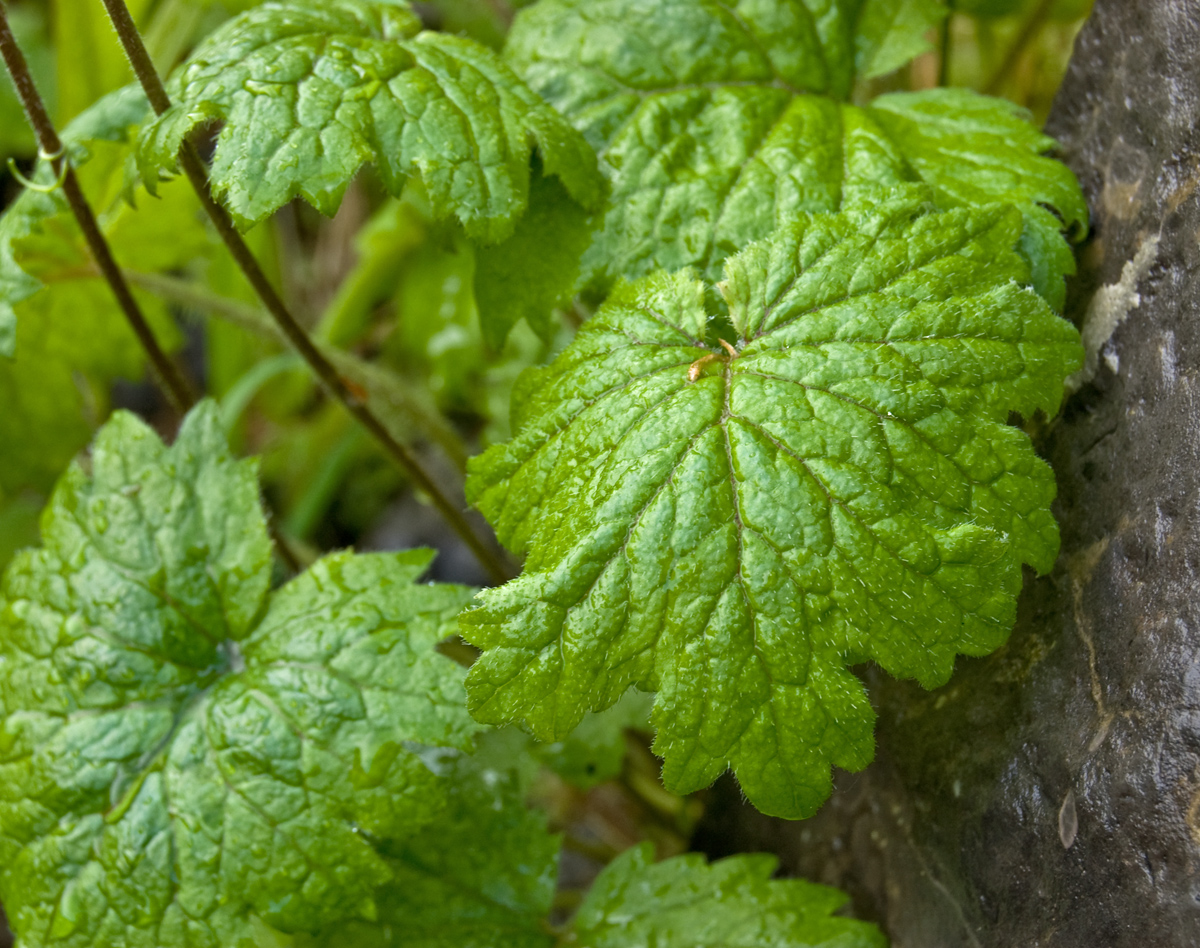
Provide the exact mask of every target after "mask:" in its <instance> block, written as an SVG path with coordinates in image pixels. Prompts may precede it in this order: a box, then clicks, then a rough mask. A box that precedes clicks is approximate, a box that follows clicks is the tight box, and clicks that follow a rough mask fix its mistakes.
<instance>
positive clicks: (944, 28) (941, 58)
mask: <svg viewBox="0 0 1200 948" xmlns="http://www.w3.org/2000/svg"><path fill="white" fill-rule="evenodd" d="M953 25H954V11H953V10H950V11H949V12H948V13H947V14H946V16H945V18H944V19H943V20H942V25H941V27H940V28H939V29H938V80H937V84H938V87H939V88H943V89H944V88H945V87H946V86H948V85H950V57H951V55H952V54H953V52H954V35H953V31H952V28H953Z"/></svg>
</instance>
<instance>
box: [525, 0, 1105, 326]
mask: <svg viewBox="0 0 1200 948" xmlns="http://www.w3.org/2000/svg"><path fill="white" fill-rule="evenodd" d="M934 6H938V7H939V8H940V5H931V4H920V3H911V4H910V3H903V2H887V0H879V2H877V3H870V2H868V3H866V4H863V5H862V7H861V9H860V8H859V5H858V4H857V3H856V2H854V0H838V2H820V3H818V2H816V0H742V2H739V3H736V4H728V3H721V2H717V0H542V2H541V3H538V4H537V5H535V6H534V7H532V8H531V9H530V10H527V11H524V12H522V13H521V14H520V16H519V17H518V18H517V23H516V25H515V26H514V28H513V32H512V34H511V35H510V38H509V45H508V49H507V57H508V60H509V62H511V63H512V64H513V66H514V67H515V68H516V69H517V71H518V72H519V73H520V74H521V75H523V76H524V77H525V79H526V80H527V81H528V82H529V84H530V85H531V86H532V87H533V88H534V89H535V90H536V91H537V92H539V93H541V94H542V95H543V96H544V97H545V98H546V99H547V100H548V101H549V102H550V103H551V104H552V105H554V106H555V107H556V108H558V109H559V110H560V111H562V112H563V113H564V114H566V115H567V116H568V117H569V118H570V119H571V120H572V121H573V122H574V123H575V126H576V127H577V128H578V129H580V131H582V132H583V134H584V135H585V136H586V137H587V139H588V141H590V142H591V143H592V145H594V146H595V147H596V148H597V149H598V150H599V151H600V154H601V158H602V162H601V167H602V169H603V170H604V171H605V173H606V174H607V175H608V177H609V179H610V180H611V183H612V200H611V202H610V205H609V209H608V212H607V215H606V217H605V220H604V222H603V225H602V226H601V228H600V229H599V231H598V234H597V236H596V238H595V240H594V242H593V244H592V247H591V250H590V251H589V253H588V254H587V256H586V257H585V260H584V283H585V284H586V285H589V286H590V287H592V288H593V289H596V290H600V291H604V290H607V288H608V287H610V286H611V285H612V283H613V282H614V281H615V280H616V279H618V278H626V279H633V278H635V277H640V276H643V275H645V274H647V273H650V272H652V271H653V270H656V269H658V268H660V267H663V268H667V269H677V268H679V267H684V266H694V267H697V268H699V269H700V270H701V271H703V272H704V273H705V274H706V275H707V276H708V277H710V278H712V279H716V278H717V277H718V275H719V272H720V267H721V262H722V260H724V259H725V257H727V256H729V255H730V254H732V253H736V252H737V251H739V250H741V249H742V248H743V247H745V246H746V245H747V244H748V243H750V242H751V241H754V240H757V239H760V238H762V237H766V236H767V235H769V234H770V233H771V232H773V231H774V230H775V228H777V227H778V226H780V225H781V224H783V223H785V222H787V221H789V220H791V219H792V218H794V217H795V216H796V215H797V214H799V213H803V212H806V211H831V210H836V209H838V208H839V207H841V206H844V205H845V203H846V202H853V201H854V200H855V199H857V198H861V197H862V196H863V192H864V189H865V190H867V191H868V192H869V191H870V189H873V188H875V187H877V186H879V185H889V184H895V183H899V182H903V181H921V180H923V181H925V182H926V183H928V184H931V185H933V187H934V195H935V199H936V200H937V202H938V206H939V207H940V208H942V209H949V208H953V207H960V206H967V207H975V206H979V205H981V204H987V203H992V202H996V201H1006V202H1012V203H1014V204H1016V205H1017V206H1019V207H1020V208H1021V211H1022V213H1023V214H1024V215H1025V218H1026V225H1025V233H1026V237H1025V241H1024V243H1023V250H1024V251H1025V252H1026V254H1027V256H1028V258H1029V259H1030V260H1031V261H1033V263H1034V272H1033V278H1034V280H1035V285H1036V287H1037V289H1038V291H1039V292H1041V293H1042V294H1043V295H1044V296H1045V297H1046V298H1047V299H1048V300H1050V301H1051V303H1052V304H1054V305H1055V306H1061V303H1062V299H1063V294H1064V288H1063V280H1062V277H1063V275H1064V274H1066V273H1069V272H1072V271H1073V267H1074V263H1073V258H1072V256H1071V252H1070V249H1069V247H1068V246H1067V245H1066V243H1065V242H1064V240H1063V238H1062V236H1061V232H1062V231H1063V230H1067V229H1078V230H1082V228H1083V224H1084V222H1085V221H1086V217H1087V210H1086V206H1085V205H1084V202H1083V197H1082V194H1081V193H1080V190H1079V186H1078V183H1077V182H1076V181H1075V178H1074V176H1073V175H1072V174H1071V172H1070V171H1069V170H1068V169H1067V168H1066V167H1065V166H1064V165H1061V164H1059V163H1058V162H1056V161H1053V160H1051V159H1050V158H1047V157H1045V154H1046V153H1047V152H1048V151H1050V150H1051V149H1052V148H1053V147H1054V144H1055V143H1054V142H1053V140H1051V139H1049V138H1047V137H1045V136H1043V135H1041V134H1039V133H1038V132H1037V131H1036V130H1035V129H1034V128H1033V127H1032V126H1031V125H1029V123H1028V122H1027V121H1026V120H1025V118H1024V115H1023V113H1022V112H1021V111H1020V110H1019V109H1017V108H1016V107H1014V106H1013V105H1011V104H1010V103H1006V102H1003V101H1001V100H998V99H990V98H986V97H983V96H979V95H975V94H974V93H970V92H965V91H962V90H949V89H937V90H932V91H928V92H917V93H898V94H894V95H889V96H885V97H882V98H880V99H877V100H876V101H875V102H873V103H870V104H868V105H856V104H851V103H850V102H848V101H845V99H846V96H847V95H848V93H849V90H850V86H851V82H852V79H853V77H854V74H855V70H856V62H855V52H854V50H857V55H858V61H857V72H858V75H860V76H865V75H870V74H871V73H872V72H873V71H874V69H875V66H874V65H873V64H882V63H886V64H888V65H889V66H895V65H898V64H899V62H900V61H901V59H903V58H904V57H906V56H908V55H910V54H911V53H913V52H915V51H917V50H916V47H915V46H914V45H913V41H912V38H913V37H914V36H917V35H918V34H919V32H920V31H919V30H918V29H917V27H918V26H919V25H920V24H921V23H927V22H930V21H931V20H932V18H934V15H935V11H934V9H933V7H934ZM856 13H857V14H860V15H859V18H858V19H857V20H856V19H855V18H854V17H855V14H856ZM630 23H637V24H638V28H637V29H630V28H629V24H630ZM864 31H865V32H864ZM905 37H907V38H905ZM864 50H869V52H866V53H864ZM1047 207H1049V208H1052V209H1053V211H1054V212H1055V213H1051V211H1049V210H1047V209H1046V208H1047ZM1055 214H1057V215H1058V216H1057V217H1056V216H1055Z"/></svg>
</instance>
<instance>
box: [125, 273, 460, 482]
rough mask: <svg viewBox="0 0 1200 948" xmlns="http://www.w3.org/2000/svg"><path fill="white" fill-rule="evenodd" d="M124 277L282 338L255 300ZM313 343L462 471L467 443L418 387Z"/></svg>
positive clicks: (160, 279)
mask: <svg viewBox="0 0 1200 948" xmlns="http://www.w3.org/2000/svg"><path fill="white" fill-rule="evenodd" d="M125 278H126V279H127V280H128V281H129V282H130V283H132V284H133V285H134V286H136V287H138V288H140V289H143V290H146V291H148V292H150V293H153V294H154V295H155V296H158V297H160V298H161V299H164V300H166V301H167V302H169V303H175V304H177V305H179V306H184V307H186V308H188V309H192V310H198V311H200V312H203V313H208V314H210V315H212V316H216V317H217V318H218V319H222V320H224V321H226V322H228V323H231V324H232V325H234V326H238V327H240V328H242V329H245V330H246V331H248V332H252V333H254V334H255V335H256V336H260V337H262V338H264V339H270V340H271V341H272V342H276V343H280V344H282V345H284V346H286V345H287V338H286V337H285V336H284V335H283V333H282V332H281V331H280V329H279V327H278V326H277V325H276V324H275V321H274V320H272V319H271V317H270V316H268V315H267V313H266V311H265V310H263V309H261V308H259V307H257V306H253V305H251V304H248V303H243V302H242V301H241V300H235V299H230V298H229V297H227V296H219V295H217V294H215V293H213V292H211V291H210V290H208V289H207V288H205V287H202V286H198V285H196V284H195V283H191V282H189V281H187V280H181V279H179V278H178V277H172V276H166V275H164V274H161V273H141V272H139V271H137V270H126V271H125ZM317 345H318V346H319V347H320V349H321V351H322V352H323V353H324V354H325V358H327V359H328V360H329V361H330V362H332V363H333V365H334V368H336V369H337V370H338V372H339V373H340V374H341V375H342V377H343V378H346V379H349V380H350V381H351V382H353V383H355V384H357V385H358V386H360V387H361V388H363V389H365V390H366V391H367V393H368V395H369V397H370V399H371V403H372V404H375V405H377V406H379V407H380V408H387V409H388V410H389V411H390V412H391V413H392V414H393V415H395V414H399V415H402V416H403V417H406V418H407V419H409V420H410V421H411V423H412V425H413V427H414V428H415V429H416V430H417V431H419V432H420V434H421V436H422V437H424V438H427V439H429V440H430V441H431V442H433V443H434V444H436V445H437V446H438V447H440V448H441V449H442V451H443V452H445V454H446V456H447V457H448V458H449V459H450V460H451V461H452V462H453V463H454V466H455V469H456V470H457V471H458V472H459V473H460V474H462V473H464V472H465V471H466V468H467V449H466V447H465V445H464V444H463V442H462V439H461V438H459V436H458V434H457V433H456V432H455V431H454V429H453V428H452V427H451V426H450V425H449V424H447V423H446V420H445V419H444V418H443V417H442V416H441V414H439V413H438V411H437V409H436V408H435V407H434V406H433V404H432V402H431V401H429V400H426V399H423V398H421V397H420V396H419V394H418V392H416V391H414V389H413V388H412V387H411V386H409V385H407V384H406V383H405V382H404V381H403V380H402V379H401V378H400V377H399V376H398V375H397V374H396V373H394V372H392V371H390V370H389V369H386V368H384V367H382V366H380V365H376V364H375V363H372V362H368V361H366V360H365V359H360V358H359V357H358V356H356V355H354V354H353V353H351V352H347V351H346V350H345V349H339V348H337V347H336V346H333V345H328V344H325V345H322V344H320V343H318V344H317ZM297 358H298V357H297Z"/></svg>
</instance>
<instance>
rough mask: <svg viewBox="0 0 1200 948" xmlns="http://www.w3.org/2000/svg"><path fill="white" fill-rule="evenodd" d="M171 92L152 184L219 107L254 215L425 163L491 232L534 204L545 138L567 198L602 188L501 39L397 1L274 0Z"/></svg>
mask: <svg viewBox="0 0 1200 948" xmlns="http://www.w3.org/2000/svg"><path fill="white" fill-rule="evenodd" d="M170 93H171V96H172V99H173V100H174V101H175V103H176V104H175V105H174V107H172V108H171V109H170V110H169V111H168V112H167V113H166V114H165V115H163V116H162V117H161V118H160V119H159V120H158V121H157V122H156V123H154V124H152V125H151V126H149V127H148V129H147V131H146V133H145V134H144V136H143V139H142V142H141V148H140V152H139V153H140V157H141V163H142V165H143V172H144V174H145V176H146V178H147V183H148V184H149V185H150V186H153V182H154V181H155V180H156V179H157V176H158V174H159V172H160V171H161V170H163V169H169V168H172V167H174V163H175V156H176V154H177V152H178V150H179V146H180V143H181V142H182V140H183V139H184V137H185V136H186V135H187V134H188V133H189V132H191V130H192V129H194V128H196V127H197V126H198V125H202V124H204V123H207V122H211V121H216V120H221V121H224V122H225V127H224V129H223V130H222V132H221V134H220V136H219V137H218V139H217V150H216V155H215V157H214V160H213V168H212V179H213V183H214V185H215V187H216V190H217V192H218V193H219V194H220V195H221V196H222V197H223V198H224V201H225V203H226V204H227V205H228V207H229V209H230V211H231V213H232V214H233V216H234V218H235V219H236V220H237V221H238V223H239V224H240V225H241V226H243V227H249V226H251V225H253V224H255V223H257V222H259V221H262V220H263V219H264V218H266V217H267V216H269V215H270V214H271V213H273V212H274V211H275V210H277V209H278V208H280V207H281V206H283V205H284V204H285V203H287V202H288V201H289V200H291V199H292V198H294V197H297V196H300V197H304V198H305V199H306V200H308V201H310V202H311V203H312V204H314V205H315V206H316V207H318V208H319V209H321V210H322V211H324V212H326V213H332V212H333V211H334V210H335V209H336V208H337V206H338V204H339V203H340V201H341V198H342V195H343V194H344V193H345V189H346V186H347V185H348V184H349V182H350V180H351V179H352V178H353V177H354V175H355V174H356V173H357V172H358V170H359V169H360V168H361V167H362V166H363V165H364V164H368V163H374V164H375V167H376V169H377V170H378V172H379V174H380V176H381V178H382V179H383V182H384V184H385V185H386V186H387V188H388V189H389V190H390V191H391V192H392V193H393V194H395V195H397V196H398V195H399V194H400V192H401V190H402V188H403V185H404V181H405V179H406V178H407V177H408V176H409V175H410V174H413V173H416V174H419V175H420V177H421V179H422V181H423V182H424V184H425V189H426V191H427V193H428V194H429V198H430V201H431V202H432V205H433V208H434V210H435V212H436V214H437V215H438V216H439V217H444V216H447V215H450V214H453V215H455V216H456V217H457V218H458V219H459V220H460V221H461V222H462V223H463V225H464V226H465V227H466V229H467V232H468V233H469V234H470V235H471V236H472V237H473V238H476V239H480V240H484V241H487V242H496V241H499V240H502V239H503V238H505V237H507V236H508V235H509V234H511V233H512V230H513V227H514V223H515V221H516V219H517V218H518V217H520V216H521V214H523V213H524V211H525V207H526V204H527V202H528V196H529V164H530V153H531V146H533V145H535V144H536V146H537V148H538V150H539V153H540V155H541V159H542V162H543V165H544V168H545V171H546V173H547V174H553V175H557V176H558V177H559V178H560V179H561V180H562V182H563V184H564V185H565V187H566V188H567V190H568V192H570V194H571V195H572V197H574V198H575V199H576V200H577V201H579V202H580V203H581V204H583V205H585V206H589V207H590V206H594V205H595V204H596V202H597V201H598V200H599V197H600V190H601V178H600V177H599V175H598V173H597V171H596V167H595V166H596V159H595V155H594V154H593V153H592V150H591V149H590V148H589V147H588V145H587V143H586V142H584V141H583V139H582V138H581V137H580V136H579V135H578V134H577V133H576V132H575V131H574V130H573V129H572V128H571V127H570V125H568V124H567V123H566V122H565V121H564V120H563V119H562V118H561V117H560V116H559V115H558V114H557V113H556V112H554V110H553V109H551V108H549V107H548V106H547V105H546V104H545V103H544V102H543V101H542V100H541V99H540V98H538V96H536V95H534V94H533V93H532V92H531V91H530V90H529V89H528V88H527V87H526V86H525V84H524V83H522V82H521V80H519V79H518V78H517V77H516V76H515V75H513V73H512V72H511V71H510V70H509V68H508V67H507V66H505V65H504V63H503V62H502V61H501V60H500V58H499V57H498V56H497V55H496V54H495V53H493V52H492V51H491V50H489V49H486V48H485V47H483V46H480V45H479V44H477V43H475V42H473V41H471V40H466V39H462V38H459V37H455V36H447V35H444V34H439V33H430V32H420V20H419V19H418V18H417V16H416V14H414V13H413V12H412V10H411V9H410V8H409V6H408V4H407V3H404V2H402V0H290V2H287V3H267V4H263V5H262V6H259V7H256V8H254V9H252V10H250V11H248V12H247V13H244V14H242V15H241V16H239V17H237V18H235V19H233V20H231V21H229V22H228V23H226V24H225V25H224V26H222V27H221V28H220V29H218V30H217V31H216V32H215V33H214V34H213V35H212V36H210V37H209V39H208V40H206V41H205V42H204V43H202V44H201V45H200V47H198V48H197V49H196V51H195V52H194V53H193V54H192V56H191V58H190V59H189V60H188V61H187V62H186V63H185V64H184V65H183V66H182V67H180V70H179V71H178V73H177V74H176V76H175V78H174V80H173V81H172V83H171V86H170Z"/></svg>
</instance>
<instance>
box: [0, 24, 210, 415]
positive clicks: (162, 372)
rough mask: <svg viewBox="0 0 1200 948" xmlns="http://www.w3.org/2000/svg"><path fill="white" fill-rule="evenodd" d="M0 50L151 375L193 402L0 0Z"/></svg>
mask: <svg viewBox="0 0 1200 948" xmlns="http://www.w3.org/2000/svg"><path fill="white" fill-rule="evenodd" d="M0 55H2V56H3V58H4V65H5V66H6V67H7V69H8V74H9V75H10V76H11V77H12V80H13V85H14V86H16V89H17V93H18V95H19V96H20V97H21V104H22V106H24V108H25V114H26V116H27V117H28V119H29V124H30V126H31V127H32V128H33V131H34V134H36V135H37V140H38V147H39V149H40V153H41V155H42V156H43V157H44V158H47V159H49V161H50V164H51V166H52V167H53V169H54V173H55V175H56V176H61V178H62V190H63V196H64V197H65V198H66V199H67V204H68V205H69V206H70V208H71V213H72V214H73V215H74V216H75V220H76V221H77V222H78V224H79V229H80V230H81V231H82V232H83V238H84V240H85V241H86V242H87V246H88V250H89V251H90V252H91V255H92V259H93V260H95V262H96V266H97V267H98V268H99V270H100V274H101V276H103V277H104V279H105V280H106V281H107V282H108V285H109V287H110V289H111V290H112V294H113V296H114V297H116V300H117V305H118V306H119V307H120V308H121V312H122V313H124V314H125V319H126V320H127V321H128V323H129V327H130V328H131V329H132V330H133V333H134V335H135V336H137V339H138V342H140V343H141V345H142V348H143V349H144V350H145V352H146V357H147V358H148V359H149V361H150V365H151V368H152V369H153V371H154V374H155V375H156V376H157V378H158V381H159V384H160V386H161V387H162V390H163V392H164V393H165V394H166V396H167V398H168V400H169V401H170V402H171V404H172V406H173V407H174V408H175V409H176V410H177V411H178V412H179V413H180V414H183V413H185V412H186V411H187V410H188V409H189V408H191V407H192V405H194V404H195V402H196V395H195V392H194V391H193V390H192V387H191V385H189V384H188V381H187V379H186V378H185V377H184V375H183V373H182V372H181V371H180V370H179V367H178V366H177V365H176V364H175V363H174V361H172V359H171V358H170V357H169V356H168V355H167V354H166V352H164V351H163V349H162V347H161V346H160V345H159V344H158V340H157V339H155V338H154V333H153V331H152V330H151V329H150V324H149V323H148V322H146V317H145V314H143V313H142V309H141V307H140V306H139V305H138V303H137V300H136V299H134V297H133V293H132V292H131V291H130V289H129V284H128V283H126V282H125V278H124V277H123V276H122V274H121V269H120V267H118V266H117V262H116V260H115V259H114V257H113V254H112V248H110V247H109V245H108V241H107V240H106V239H105V237H104V234H103V233H102V232H101V230H100V225H99V224H98V223H97V221H96V215H95V213H94V212H93V210H92V206H91V205H90V204H89V203H88V200H87V198H86V197H84V194H83V190H82V189H81V188H80V187H79V180H78V178H76V176H75V172H74V170H73V169H72V168H71V167H70V160H69V158H68V156H67V155H66V153H65V150H64V148H63V143H62V140H61V139H60V138H59V137H58V132H57V130H56V129H55V127H54V123H53V121H52V120H51V118H50V113H49V112H48V111H47V110H46V104H45V102H44V101H43V100H42V96H41V93H39V92H38V88H37V85H36V83H35V82H34V80H33V75H32V74H31V73H30V71H29V65H28V63H27V62H26V61H25V56H24V54H23V53H22V52H21V48H20V47H19V46H18V45H17V41H16V38H15V37H14V36H13V33H12V29H11V28H10V27H9V25H8V11H7V10H6V9H5V6H4V4H3V3H2V2H0Z"/></svg>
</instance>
